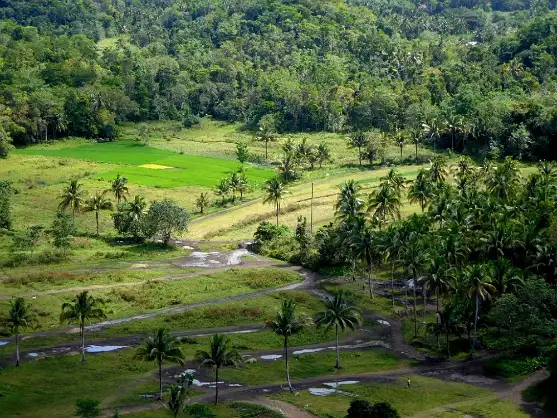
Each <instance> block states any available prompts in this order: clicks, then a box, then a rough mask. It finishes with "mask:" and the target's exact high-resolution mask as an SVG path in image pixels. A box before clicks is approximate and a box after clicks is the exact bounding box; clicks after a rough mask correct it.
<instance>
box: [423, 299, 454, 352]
mask: <svg viewBox="0 0 557 418" xmlns="http://www.w3.org/2000/svg"><path fill="white" fill-rule="evenodd" d="M458 319H459V318H458V316H457V315H456V313H455V311H454V308H453V307H452V305H450V304H449V305H447V306H445V307H444V309H443V310H442V311H441V312H438V313H437V314H436V321H435V322H434V323H431V324H427V329H428V331H429V332H430V333H432V334H434V335H436V336H437V346H438V348H439V336H440V335H441V334H445V342H446V346H447V357H449V358H450V357H451V343H450V337H451V335H460V332H461V325H460V323H459V320H458Z"/></svg>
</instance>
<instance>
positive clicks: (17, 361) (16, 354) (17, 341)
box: [15, 327, 19, 367]
mask: <svg viewBox="0 0 557 418" xmlns="http://www.w3.org/2000/svg"><path fill="white" fill-rule="evenodd" d="M15 366H16V367H18V366H19V327H15Z"/></svg>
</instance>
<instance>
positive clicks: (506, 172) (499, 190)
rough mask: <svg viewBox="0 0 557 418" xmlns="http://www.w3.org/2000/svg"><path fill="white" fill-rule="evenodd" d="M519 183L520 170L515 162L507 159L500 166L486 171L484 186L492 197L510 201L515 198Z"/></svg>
mask: <svg viewBox="0 0 557 418" xmlns="http://www.w3.org/2000/svg"><path fill="white" fill-rule="evenodd" d="M520 181H521V176H520V170H519V167H518V165H517V163H516V161H515V160H513V159H512V158H510V157H507V158H506V159H505V161H503V162H502V163H501V164H498V165H497V166H495V167H493V168H492V169H491V170H489V171H488V173H487V175H486V177H485V186H486V189H487V191H488V192H489V193H490V194H491V195H492V196H494V197H496V198H498V199H502V200H510V199H512V198H513V197H514V196H515V194H516V191H517V189H518V186H519V185H520Z"/></svg>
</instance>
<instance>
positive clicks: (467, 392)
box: [275, 376, 528, 418]
mask: <svg viewBox="0 0 557 418" xmlns="http://www.w3.org/2000/svg"><path fill="white" fill-rule="evenodd" d="M410 378H411V381H412V387H411V388H410V389H408V388H406V377H404V378H400V379H393V380H386V381H382V382H381V383H365V384H358V385H349V386H342V390H343V391H345V392H349V393H351V394H352V395H353V396H357V397H359V398H362V399H366V400H368V401H370V402H372V403H375V402H388V403H390V404H391V405H392V406H393V407H394V408H395V409H397V411H398V412H399V413H400V415H401V416H402V417H411V416H414V415H416V416H420V417H423V418H425V417H448V416H453V415H443V414H444V413H445V412H446V409H445V408H443V407H441V406H440V405H452V404H454V406H451V407H450V408H451V409H455V410H456V409H458V410H459V411H461V412H463V413H471V414H472V411H476V412H475V413H473V414H472V416H482V417H501V416H505V417H507V418H511V417H512V418H522V417H527V416H528V415H526V414H523V413H521V412H520V411H519V409H518V408H517V407H516V406H514V405H512V404H511V403H509V402H503V401H496V395H495V394H493V393H491V392H490V391H488V390H486V389H481V388H478V387H475V386H472V385H468V384H464V383H455V382H446V381H443V380H438V379H434V378H428V377H423V376H410ZM316 387H319V386H316ZM275 397H277V398H279V399H282V400H285V401H288V402H291V403H293V404H294V405H297V406H299V407H301V408H305V409H307V410H308V411H309V412H311V413H313V414H314V415H316V416H319V417H328V418H329V417H330V418H341V417H342V418H343V417H345V416H346V411H347V410H348V406H349V404H350V401H351V400H352V399H353V397H350V396H346V395H340V394H333V395H330V396H327V397H321V396H315V395H312V394H310V393H309V392H308V391H305V390H304V391H301V392H300V393H299V395H297V396H294V395H291V394H289V393H283V394H278V395H275ZM459 403H466V404H465V405H462V406H459V405H458V404H459ZM454 416H457V415H454ZM458 416H460V417H461V416H462V413H461V414H460V415H458Z"/></svg>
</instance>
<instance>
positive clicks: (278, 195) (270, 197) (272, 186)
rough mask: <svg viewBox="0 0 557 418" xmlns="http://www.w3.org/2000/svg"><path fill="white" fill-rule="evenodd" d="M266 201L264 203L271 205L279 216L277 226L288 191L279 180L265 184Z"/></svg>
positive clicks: (272, 180)
mask: <svg viewBox="0 0 557 418" xmlns="http://www.w3.org/2000/svg"><path fill="white" fill-rule="evenodd" d="M265 194H266V196H265V199H264V200H263V203H265V204H270V205H273V206H274V207H275V210H276V214H277V225H278V223H279V215H280V207H281V204H282V202H283V201H284V196H285V195H286V190H285V189H284V186H283V184H282V183H281V181H280V180H279V179H278V178H274V179H271V180H269V181H267V183H266V184H265Z"/></svg>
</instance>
